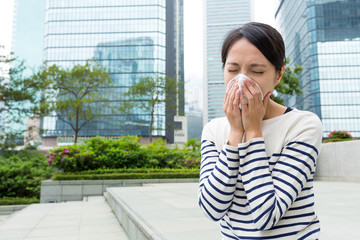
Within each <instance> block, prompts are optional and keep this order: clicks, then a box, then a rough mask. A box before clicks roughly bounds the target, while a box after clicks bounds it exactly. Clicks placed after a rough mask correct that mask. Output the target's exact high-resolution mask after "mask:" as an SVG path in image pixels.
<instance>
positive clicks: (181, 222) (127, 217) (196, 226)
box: [107, 181, 360, 240]
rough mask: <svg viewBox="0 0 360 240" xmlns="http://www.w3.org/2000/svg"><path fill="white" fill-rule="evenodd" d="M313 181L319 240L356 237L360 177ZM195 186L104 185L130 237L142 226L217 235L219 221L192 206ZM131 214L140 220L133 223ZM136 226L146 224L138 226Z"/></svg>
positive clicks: (192, 239) (216, 238)
mask: <svg viewBox="0 0 360 240" xmlns="http://www.w3.org/2000/svg"><path fill="white" fill-rule="evenodd" d="M314 185H315V195H316V202H315V204H316V212H317V214H318V216H319V219H320V222H321V237H320V239H324V240H339V239H340V240H352V239H354V240H358V239H360V228H359V227H360V182H321V181H316V182H315V184H314ZM197 187H198V185H197V184H194V183H184V184H181V183H180V184H149V185H144V186H143V187H131V188H109V189H108V192H107V193H108V194H109V196H107V197H108V199H109V202H112V201H113V200H116V201H118V204H120V205H121V204H122V205H124V207H123V211H120V210H119V209H118V208H116V210H114V212H115V214H117V217H118V219H119V220H120V221H123V222H124V224H123V225H124V228H125V230H126V231H127V233H128V236H129V238H130V239H131V240H137V239H143V236H139V234H137V232H139V231H144V230H145V231H146V230H148V231H150V234H149V235H154V233H156V234H157V235H158V238H157V239H167V240H183V239H187V240H220V239H221V237H220V230H219V227H218V224H217V223H214V222H211V221H209V220H208V219H207V218H205V217H204V215H203V214H202V212H201V211H200V209H199V207H198V205H197ZM111 195H112V196H113V198H114V199H111V198H112V197H111ZM110 205H111V204H110ZM132 216H133V217H132ZM134 219H137V220H136V221H138V222H141V224H137V225H136V224H132V223H131V222H133V221H134ZM129 223H131V224H129ZM139 225H146V226H147V227H146V226H145V227H144V226H142V227H141V228H138V229H137V228H136V227H137V226H139ZM142 235H146V234H142ZM149 239H151V238H149Z"/></svg>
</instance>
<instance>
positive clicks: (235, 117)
mask: <svg viewBox="0 0 360 240" xmlns="http://www.w3.org/2000/svg"><path fill="white" fill-rule="evenodd" d="M238 89H239V86H238V85H237V84H234V82H232V83H231V85H230V86H229V87H228V89H227V90H226V94H225V99H224V104H223V110H224V112H225V115H226V117H227V119H228V121H229V124H230V128H231V129H230V135H229V137H228V144H229V145H231V146H237V145H238V144H239V143H241V142H242V138H243V135H244V127H243V124H242V117H241V111H240V108H239V102H240V92H238Z"/></svg>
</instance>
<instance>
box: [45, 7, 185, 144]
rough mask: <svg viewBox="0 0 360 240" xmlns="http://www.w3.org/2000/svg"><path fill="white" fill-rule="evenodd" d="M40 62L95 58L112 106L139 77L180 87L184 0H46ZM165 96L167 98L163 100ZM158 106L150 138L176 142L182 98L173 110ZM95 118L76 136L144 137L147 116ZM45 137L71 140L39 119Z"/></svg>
mask: <svg viewBox="0 0 360 240" xmlns="http://www.w3.org/2000/svg"><path fill="white" fill-rule="evenodd" d="M44 40H45V45H44V56H43V59H44V60H46V61H47V62H48V64H49V65H51V64H56V65H58V66H62V67H71V66H73V65H74V64H82V63H85V61H86V60H87V59H91V58H96V59H97V60H98V62H99V63H101V64H103V65H105V66H106V67H107V68H108V69H109V70H110V74H111V78H112V80H113V83H114V85H115V87H114V88H113V89H112V93H111V101H112V104H113V105H114V106H116V105H117V104H120V102H121V101H123V100H126V99H125V98H124V96H123V95H124V93H125V92H127V90H128V88H129V87H130V86H133V85H135V84H136V83H138V82H139V80H140V79H141V78H143V77H156V76H160V77H165V76H169V77H175V76H177V79H178V81H179V82H182V83H183V82H184V67H183V66H184V65H183V64H184V63H183V61H184V60H183V59H184V58H183V0H175V1H174V0H109V1H101V0H74V1H68V0H47V3H46V23H45V37H44ZM164 97H165V96H164ZM173 106H174V105H172V108H171V107H169V106H165V103H164V104H163V105H161V106H159V107H158V108H157V109H156V112H155V126H154V128H155V129H156V130H153V132H152V134H153V135H154V136H161V137H166V138H167V139H168V141H169V142H173V141H174V124H173V122H174V116H175V115H183V113H184V97H183V95H181V96H179V100H178V104H177V106H178V107H177V108H176V109H175V108H174V107H173ZM103 116H104V117H105V116H106V119H105V118H103V117H100V118H98V119H97V120H96V121H95V122H92V123H90V124H88V125H86V126H85V127H84V129H83V130H82V131H80V134H79V135H80V136H96V135H100V136H109V135H110V136H116V135H139V136H147V135H148V127H149V123H150V113H149V112H144V111H139V110H136V111H135V112H134V114H132V116H131V117H126V116H123V115H122V114H121V113H116V114H108V111H107V109H104V112H103ZM42 127H43V128H44V129H45V130H47V131H46V135H45V136H47V137H58V136H72V135H73V131H72V129H71V128H70V127H69V126H68V125H66V124H65V123H64V122H61V121H60V120H57V119H55V118H54V117H46V118H44V119H43V120H42Z"/></svg>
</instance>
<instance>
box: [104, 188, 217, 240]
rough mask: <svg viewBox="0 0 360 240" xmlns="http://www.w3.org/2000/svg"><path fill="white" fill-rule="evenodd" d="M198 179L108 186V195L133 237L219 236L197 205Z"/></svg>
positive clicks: (209, 239)
mask: <svg viewBox="0 0 360 240" xmlns="http://www.w3.org/2000/svg"><path fill="white" fill-rule="evenodd" d="M197 191H198V183H172V184H166V183H163V184H144V185H143V186H142V187H128V188H108V189H107V191H106V193H105V197H106V199H107V201H108V203H109V205H110V207H111V208H112V210H113V211H114V213H115V215H116V217H117V218H118V220H119V222H120V223H121V224H122V226H123V228H124V229H125V231H126V233H127V235H128V236H129V239H130V240H144V239H149V240H163V239H166V240H184V239H186V240H219V239H221V234H220V229H219V225H218V223H216V222H212V221H210V220H208V219H207V218H206V217H205V216H204V215H203V213H202V212H201V210H200V208H199V206H198V205H197Z"/></svg>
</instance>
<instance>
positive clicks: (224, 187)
mask: <svg viewBox="0 0 360 240" xmlns="http://www.w3.org/2000/svg"><path fill="white" fill-rule="evenodd" d="M221 54H222V62H223V68H224V79H225V85H226V86H227V90H226V94H225V99H224V104H223V110H224V112H225V115H226V117H224V118H217V119H214V120H212V121H210V122H209V123H207V124H206V126H205V127H204V129H203V134H202V146H201V154H202V157H201V158H202V160H201V170H200V185H199V206H200V207H201V209H202V210H203V212H204V213H205V215H206V216H207V217H209V218H210V219H212V220H214V221H220V226H221V232H222V236H223V239H317V238H318V235H319V232H320V225H319V220H318V218H317V216H316V214H315V212H314V194H313V175H314V172H315V167H316V159H317V157H318V154H319V148H320V145H321V140H322V125H321V122H320V120H319V118H318V117H317V116H316V115H315V114H313V113H311V112H306V111H300V110H297V109H291V108H286V107H284V106H282V105H279V104H277V103H275V102H274V101H272V100H271V99H270V95H271V93H272V92H273V90H274V88H275V86H276V85H277V84H278V83H279V82H280V79H281V77H282V75H283V73H284V70H285V66H284V62H285V47H284V42H283V39H282V37H281V35H280V34H279V33H278V32H277V31H276V30H275V29H274V28H272V27H271V26H268V25H266V24H262V23H255V22H251V23H247V24H245V25H244V26H242V27H241V28H238V29H235V30H233V31H231V32H230V33H229V35H228V36H227V38H226V39H225V41H224V43H223V47H222V53H221ZM238 74H244V75H246V76H247V77H248V78H249V79H251V80H245V81H244V82H243V83H242V84H241V85H240V87H241V91H240V90H239V85H238V84H234V81H231V83H230V84H229V82H230V80H231V79H233V78H234V77H235V76H236V75H238ZM258 86H259V87H260V89H259V88H258ZM262 94H263V96H264V98H263V100H262ZM239 103H241V106H242V107H241V109H240V108H239Z"/></svg>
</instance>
